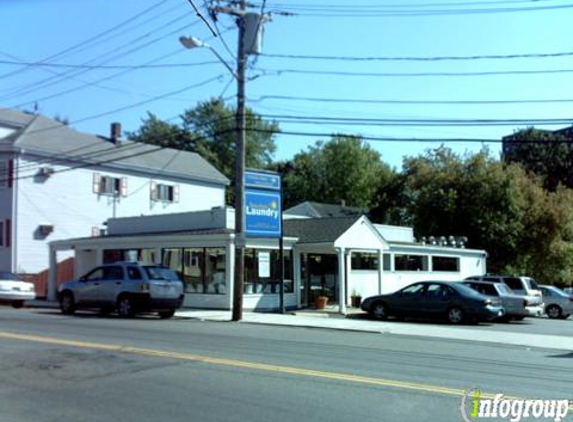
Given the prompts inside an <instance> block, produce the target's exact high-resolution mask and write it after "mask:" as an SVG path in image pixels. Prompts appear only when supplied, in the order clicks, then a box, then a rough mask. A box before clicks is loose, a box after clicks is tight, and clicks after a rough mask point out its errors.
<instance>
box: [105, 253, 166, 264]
mask: <svg viewBox="0 0 573 422" xmlns="http://www.w3.org/2000/svg"><path fill="white" fill-rule="evenodd" d="M120 261H126V262H141V263H142V264H155V250H154V249H106V250H104V251H103V263H104V264H112V263H114V262H120Z"/></svg>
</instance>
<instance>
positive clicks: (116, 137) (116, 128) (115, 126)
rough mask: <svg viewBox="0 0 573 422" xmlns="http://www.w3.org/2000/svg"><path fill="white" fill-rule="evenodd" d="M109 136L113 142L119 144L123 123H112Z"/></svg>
mask: <svg viewBox="0 0 573 422" xmlns="http://www.w3.org/2000/svg"><path fill="white" fill-rule="evenodd" d="M109 137H110V140H111V142H113V143H114V144H119V142H120V139H121V123H118V122H114V123H112V124H111V128H110V135H109Z"/></svg>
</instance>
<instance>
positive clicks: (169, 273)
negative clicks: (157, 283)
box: [143, 266, 180, 280]
mask: <svg viewBox="0 0 573 422" xmlns="http://www.w3.org/2000/svg"><path fill="white" fill-rule="evenodd" d="M143 269H144V270H145V273H146V274H147V278H149V279H150V280H180V278H179V277H178V276H177V274H176V273H175V271H173V270H172V269H171V268H166V267H156V266H146V267H143Z"/></svg>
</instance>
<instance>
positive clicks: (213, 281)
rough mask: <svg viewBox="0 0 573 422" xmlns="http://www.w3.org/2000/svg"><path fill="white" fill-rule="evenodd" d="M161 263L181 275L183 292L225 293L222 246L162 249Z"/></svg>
mask: <svg viewBox="0 0 573 422" xmlns="http://www.w3.org/2000/svg"><path fill="white" fill-rule="evenodd" d="M163 265H166V266H168V267H170V268H172V269H173V270H174V271H176V272H177V273H178V274H179V275H180V276H181V279H182V280H184V282H185V293H202V294H225V293H226V287H227V281H226V253H225V249H223V248H185V249H181V248H176V249H173V248H171V249H163Z"/></svg>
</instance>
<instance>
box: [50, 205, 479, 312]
mask: <svg viewBox="0 0 573 422" xmlns="http://www.w3.org/2000/svg"><path fill="white" fill-rule="evenodd" d="M297 217H298V218H289V219H285V220H284V221H283V232H284V249H285V251H284V260H285V261H284V262H285V296H284V298H285V306H286V307H287V308H301V307H307V306H309V307H310V306H312V305H313V303H314V299H315V297H316V296H318V295H323V296H327V297H329V299H330V301H331V303H332V302H334V303H338V305H339V306H340V309H341V310H342V311H344V310H345V307H346V306H347V304H348V303H349V302H350V296H351V295H353V294H358V295H360V296H362V297H368V296H372V295H376V294H380V293H389V292H392V291H395V290H397V289H399V288H401V287H403V286H405V285H408V284H410V283H413V282H416V281H421V280H445V281H456V280H461V279H463V278H465V277H468V276H470V275H475V274H483V273H485V271H486V253H485V251H482V250H471V249H462V248H459V247H453V246H439V245H428V244H421V243H416V241H415V239H414V237H413V231H412V229H411V228H408V227H396V226H386V225H375V224H372V223H371V222H370V220H369V219H368V218H367V217H366V216H363V215H349V216H343V217H327V218H308V217H306V216H305V215H298V216H297ZM69 250H74V251H75V254H76V258H77V259H76V275H77V276H79V275H81V274H83V273H85V272H87V271H88V270H89V269H91V268H93V267H95V266H96V265H99V264H102V263H109V262H113V261H118V260H135V259H137V260H144V261H148V262H152V263H158V264H159V263H162V264H164V265H168V266H170V267H172V268H173V269H174V270H176V271H178V272H179V273H180V275H181V276H182V278H183V280H184V281H185V285H186V287H185V293H186V294H185V306H191V307H201V308H214V309H230V308H231V305H232V297H233V292H232V289H233V285H234V280H233V276H234V272H233V268H234V265H235V262H234V250H235V235H234V210H233V209H230V208H216V209H211V210H206V211H197V212H192V213H185V214H172V215H164V216H147V217H131V218H117V219H111V220H109V221H108V233H107V235H106V236H103V237H92V238H83V239H70V240H61V241H56V242H52V243H51V244H50V256H51V262H53V263H55V262H56V260H57V257H58V255H59V254H60V253H65V252H66V251H69ZM245 256H246V260H245V280H244V291H243V294H244V298H243V303H244V308H245V309H276V308H278V307H279V298H280V295H279V286H280V285H279V280H280V277H279V274H278V268H279V266H278V263H279V261H278V256H279V253H278V241H277V239H261V238H247V243H246V251H245ZM52 268H55V265H53V266H52ZM55 289H56V274H54V272H52V273H51V283H50V298H51V299H54V298H55Z"/></svg>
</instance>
